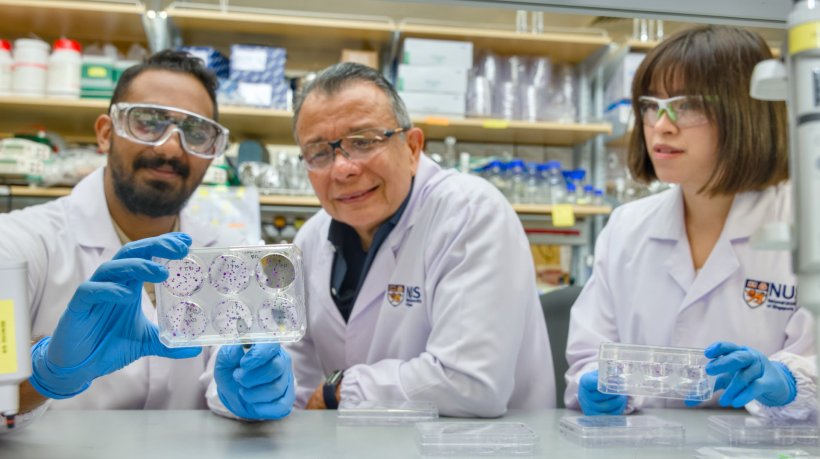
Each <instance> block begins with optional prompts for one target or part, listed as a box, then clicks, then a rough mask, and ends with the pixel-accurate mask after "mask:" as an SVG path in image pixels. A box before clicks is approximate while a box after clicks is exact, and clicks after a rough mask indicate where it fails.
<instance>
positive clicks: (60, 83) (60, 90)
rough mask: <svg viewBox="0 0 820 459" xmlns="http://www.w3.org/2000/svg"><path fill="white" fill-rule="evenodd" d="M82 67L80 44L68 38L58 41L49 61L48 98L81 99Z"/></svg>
mask: <svg viewBox="0 0 820 459" xmlns="http://www.w3.org/2000/svg"><path fill="white" fill-rule="evenodd" d="M82 66H83V58H82V48H81V47H80V44H79V43H77V42H76V41H74V40H71V39H68V38H60V39H58V40H56V41H55V42H54V51H52V53H51V57H50V58H49V60H48V84H47V86H46V93H47V94H48V96H49V97H61V98H69V99H79V98H80V75H81V74H82Z"/></svg>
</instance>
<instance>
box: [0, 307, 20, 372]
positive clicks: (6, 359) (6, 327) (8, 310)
mask: <svg viewBox="0 0 820 459" xmlns="http://www.w3.org/2000/svg"><path fill="white" fill-rule="evenodd" d="M11 373H17V338H16V337H15V334H14V301H12V300H0V375H5V374H11Z"/></svg>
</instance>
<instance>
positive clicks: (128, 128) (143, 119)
mask: <svg viewBox="0 0 820 459" xmlns="http://www.w3.org/2000/svg"><path fill="white" fill-rule="evenodd" d="M110 116H111V119H112V120H113V122H114V130H115V131H116V133H117V135H119V136H120V137H125V138H126V139H128V140H130V141H132V142H137V143H141V144H143V145H153V146H157V145H162V144H164V143H165V142H167V141H168V139H169V138H171V136H172V135H173V134H174V133H175V132H178V133H179V134H180V135H179V138H180V142H181V144H182V148H183V150H185V151H186V152H187V153H189V154H192V155H194V156H199V157H201V158H214V157H217V156H219V155H221V154H222V153H223V152H224V151H225V147H226V146H227V144H228V133H229V131H228V128H226V127H225V126H222V125H221V124H219V123H217V122H216V121H214V120H211V119H209V118H206V117H204V116H202V115H197V114H196V113H192V112H189V111H187V110H182V109H180V108H175V107H166V106H163V105H154V104H129V103H125V102H120V103H117V104H114V105H113V106H112V107H111V115H110Z"/></svg>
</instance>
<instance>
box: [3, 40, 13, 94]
mask: <svg viewBox="0 0 820 459" xmlns="http://www.w3.org/2000/svg"><path fill="white" fill-rule="evenodd" d="M13 62H14V61H13V60H12V58H11V43H10V42H9V41H8V40H0V96H8V95H9V94H11V66H12V63H13Z"/></svg>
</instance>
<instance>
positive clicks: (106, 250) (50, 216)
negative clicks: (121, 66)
mask: <svg viewBox="0 0 820 459" xmlns="http://www.w3.org/2000/svg"><path fill="white" fill-rule="evenodd" d="M180 230H181V231H183V232H185V233H188V234H190V235H191V237H192V239H193V246H195V247H202V246H215V245H216V246H224V245H235V244H236V243H238V242H240V238H239V237H238V235H237V236H226V235H222V237H223V238H224V239H218V234H217V232H216V231H215V230H213V229H211V228H209V227H207V226H205V225H202V224H200V223H198V222H197V221H195V220H193V219H191V218H189V217H187V216H186V215H185V214H184V213H183V215H182V217H181V218H180ZM121 247H122V244H121V243H120V241H119V239H118V238H117V234H116V232H115V231H114V226H113V223H112V221H111V216H110V214H109V213H108V207H107V205H106V201H105V194H104V193H103V169H102V168H101V169H98V170H96V171H95V172H93V173H92V174H90V175H89V176H88V177H86V178H85V179H84V180H82V181H81V182H80V183H79V184H78V185H77V186H76V187H75V188H74V190H73V191H72V192H71V194H70V195H69V196H66V197H64V198H60V199H57V200H55V201H51V202H49V203H46V204H43V205H40V206H32V207H28V208H26V209H23V210H21V211H15V212H11V213H9V214H0V258H2V259H6V260H8V259H12V260H18V259H19V260H25V261H26V262H28V284H29V285H28V294H29V301H30V304H31V333H32V336H33V337H34V336H39V335H51V333H52V332H53V331H54V329H55V328H56V326H57V322H58V321H59V319H60V316H61V315H62V313H63V311H64V310H65V308H66V306H67V305H68V302H69V301H70V300H71V297H72V296H73V295H74V291H75V290H76V288H77V287H78V286H79V285H80V284H81V283H82V282H84V281H86V280H88V278H90V277H91V275H92V274H93V272H94V271H95V270H96V269H97V267H98V266H99V265H100V264H102V263H103V262H105V261H108V260H110V259H111V258H112V257H113V256H114V254H115V253H116V252H117V251H118V250H119V249H120V248H121ZM142 311H143V312H144V313H145V315H146V317H148V318H149V320H151V321H152V322H154V323H156V309H155V308H154V306H153V305H152V304H151V300H150V299H149V298H148V295H146V294H145V292H144V291H143V295H142ZM210 350H211V348H204V349H203V352H202V354H201V355H200V356H198V357H194V358H191V359H183V360H171V359H165V358H158V357H148V358H143V359H140V360H138V361H136V362H134V363H132V364H131V365H128V366H127V367H125V368H123V369H121V370H120V371H117V372H114V373H112V374H110V375H107V376H103V377H101V378H98V379H96V380H94V382H93V383H92V384H91V387H89V388H88V390H86V391H85V392H83V393H81V394H80V395H78V396H76V397H73V398H70V399H65V400H55V401H54V402H53V403H52V404H51V409H143V408H144V409H194V408H206V403H205V390H206V388H207V386H208V382H209V381H210V377H211V374H210V373H208V372H206V369H207V364H208V360H209V357H210V355H211V352H210Z"/></svg>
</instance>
